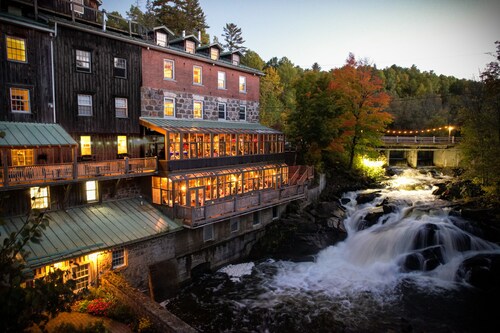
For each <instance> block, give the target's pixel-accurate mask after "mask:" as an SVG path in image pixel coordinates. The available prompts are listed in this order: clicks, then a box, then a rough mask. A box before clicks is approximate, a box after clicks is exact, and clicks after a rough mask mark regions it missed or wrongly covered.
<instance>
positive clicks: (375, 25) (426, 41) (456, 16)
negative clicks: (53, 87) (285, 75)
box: [101, 0, 500, 79]
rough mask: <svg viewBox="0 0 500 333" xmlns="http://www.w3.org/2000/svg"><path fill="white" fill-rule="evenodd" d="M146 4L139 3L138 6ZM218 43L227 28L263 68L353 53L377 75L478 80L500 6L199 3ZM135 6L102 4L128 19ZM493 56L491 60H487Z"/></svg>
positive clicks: (301, 0) (328, 61) (340, 59)
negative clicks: (410, 71)
mask: <svg viewBox="0 0 500 333" xmlns="http://www.w3.org/2000/svg"><path fill="white" fill-rule="evenodd" d="M145 2H146V1H145V0H141V1H139V3H140V4H141V5H144V4H145ZM199 2H200V5H201V7H202V9H203V11H204V13H205V15H206V19H207V24H208V25H209V26H210V28H209V29H208V33H209V34H210V36H211V38H213V36H217V37H218V38H219V41H221V42H222V41H223V38H222V37H221V35H222V32H223V27H224V26H225V24H226V23H235V24H236V25H237V26H238V27H240V28H241V29H242V35H243V38H244V39H245V41H246V42H245V44H244V45H245V46H246V47H247V48H250V49H252V50H254V51H255V52H257V53H258V54H259V55H260V56H261V57H262V59H264V61H268V60H269V59H270V58H272V57H278V58H281V57H283V56H286V57H288V58H289V59H290V60H291V61H292V62H293V63H294V64H295V65H298V66H300V67H302V68H311V66H312V64H313V63H314V62H317V63H319V65H320V66H321V68H322V69H323V70H329V69H331V68H334V67H340V66H342V65H343V64H344V62H345V59H346V58H347V56H348V55H349V52H352V53H354V54H355V56H356V58H367V59H368V60H369V61H370V62H371V63H373V64H376V65H377V67H378V68H385V67H388V66H391V65H393V64H396V65H398V66H401V67H410V66H411V65H413V64H415V65H416V66H417V68H418V69H420V70H421V71H431V70H433V71H434V72H435V73H436V74H444V75H453V76H455V77H458V78H465V79H477V78H478V75H479V72H480V71H481V70H483V69H484V68H485V66H486V64H487V63H489V62H491V61H493V60H494V57H493V56H492V54H493V53H494V52H495V44H494V43H495V41H496V40H500V1H499V0H474V1H472V0H419V1H410V0H350V1H345V0H342V1H340V0H308V1H306V0H199ZM132 3H136V1H134V0H104V1H103V5H102V7H101V8H104V9H106V10H107V11H114V10H117V11H119V12H120V13H122V15H123V16H125V15H126V11H127V10H128V9H129V8H130V5H131V4H132ZM488 53H490V54H488Z"/></svg>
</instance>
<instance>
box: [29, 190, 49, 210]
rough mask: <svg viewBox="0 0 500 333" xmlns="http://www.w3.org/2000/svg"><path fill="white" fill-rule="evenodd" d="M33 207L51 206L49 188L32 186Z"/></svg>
mask: <svg viewBox="0 0 500 333" xmlns="http://www.w3.org/2000/svg"><path fill="white" fill-rule="evenodd" d="M30 198H31V208H32V209H43V208H48V207H49V188H48V187H32V188H30Z"/></svg>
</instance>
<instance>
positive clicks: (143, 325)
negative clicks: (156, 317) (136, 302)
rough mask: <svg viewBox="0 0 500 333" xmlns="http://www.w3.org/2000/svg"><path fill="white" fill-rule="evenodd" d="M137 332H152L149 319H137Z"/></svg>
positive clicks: (151, 324)
mask: <svg viewBox="0 0 500 333" xmlns="http://www.w3.org/2000/svg"><path fill="white" fill-rule="evenodd" d="M137 332H139V333H149V332H153V323H152V322H151V320H149V318H146V317H141V318H140V319H139V324H138V326H137Z"/></svg>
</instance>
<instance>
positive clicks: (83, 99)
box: [77, 94, 92, 116]
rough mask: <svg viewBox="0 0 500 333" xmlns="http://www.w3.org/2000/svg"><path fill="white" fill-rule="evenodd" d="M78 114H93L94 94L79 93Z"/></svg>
mask: <svg viewBox="0 0 500 333" xmlns="http://www.w3.org/2000/svg"><path fill="white" fill-rule="evenodd" d="M77 97H78V115H79V116H91V115H92V95H83V94H78V96H77Z"/></svg>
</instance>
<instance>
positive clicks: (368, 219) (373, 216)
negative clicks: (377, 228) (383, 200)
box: [358, 207, 384, 230]
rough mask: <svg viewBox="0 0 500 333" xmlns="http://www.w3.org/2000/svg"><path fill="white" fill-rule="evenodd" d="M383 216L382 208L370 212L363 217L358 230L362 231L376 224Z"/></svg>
mask: <svg viewBox="0 0 500 333" xmlns="http://www.w3.org/2000/svg"><path fill="white" fill-rule="evenodd" d="M383 215H384V210H383V208H382V207H377V208H374V209H373V210H372V211H371V212H369V213H368V214H366V215H365V217H364V218H363V221H362V222H361V223H360V224H359V226H358V230H363V229H366V228H369V227H371V226H373V225H375V224H377V222H378V220H379V218H381V217H382V216H383Z"/></svg>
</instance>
